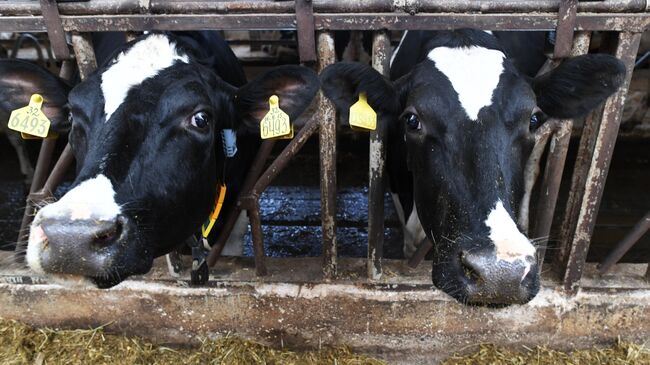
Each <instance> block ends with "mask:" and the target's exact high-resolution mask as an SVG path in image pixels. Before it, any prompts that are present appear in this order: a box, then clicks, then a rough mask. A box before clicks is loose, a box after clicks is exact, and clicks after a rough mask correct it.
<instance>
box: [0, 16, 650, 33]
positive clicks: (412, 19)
mask: <svg viewBox="0 0 650 365" xmlns="http://www.w3.org/2000/svg"><path fill="white" fill-rule="evenodd" d="M61 19H62V22H63V28H64V30H66V31H78V32H97V31H99V32H101V31H144V30H206V29H220V30H257V29H260V30H261V29H269V30H272V29H278V30H281V29H296V22H295V15H293V14H227V15H221V14H196V15H145V14H134V15H97V16H70V15H65V16H61ZM314 21H315V26H316V30H381V29H387V30H406V29H412V30H418V29H430V30H435V29H457V28H463V27H471V28H479V29H490V30H552V29H555V27H556V26H557V14H554V13H526V14H452V13H445V14H442V13H441V14H418V15H408V14H393V15H387V14H380V13H375V14H371V13H364V14H314ZM648 28H650V15H649V14H596V13H586V14H580V13H579V14H578V15H577V17H576V30H578V31H583V30H584V31H590V30H608V31H631V32H643V31H645V30H647V29H648ZM45 30H46V28H45V23H44V22H43V18H42V17H40V16H20V17H7V16H5V17H0V31H6V32H44V31H45Z"/></svg>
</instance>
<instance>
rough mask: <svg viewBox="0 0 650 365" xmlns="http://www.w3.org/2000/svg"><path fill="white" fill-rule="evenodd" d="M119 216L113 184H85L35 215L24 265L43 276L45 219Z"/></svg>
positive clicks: (95, 180) (103, 178)
mask: <svg viewBox="0 0 650 365" xmlns="http://www.w3.org/2000/svg"><path fill="white" fill-rule="evenodd" d="M120 213H121V209H120V206H119V205H117V203H116V202H115V190H113V184H112V183H111V181H110V180H109V179H108V178H107V177H106V176H104V175H97V176H96V177H94V178H92V179H89V180H86V181H84V182H82V183H81V184H79V185H78V186H77V187H75V188H74V189H72V190H70V191H69V192H67V193H66V194H65V195H64V196H63V197H62V198H61V199H60V200H59V201H57V202H56V203H52V204H49V205H46V206H45V207H43V208H42V209H41V210H39V211H38V213H37V214H36V217H34V221H33V222H32V225H31V227H30V231H29V240H28V242H27V264H29V267H31V268H32V270H34V271H35V272H37V273H43V268H42V267H41V261H40V257H41V252H42V251H43V249H44V248H45V247H46V245H47V237H46V236H45V232H43V229H42V228H41V222H42V221H43V220H44V219H53V218H64V217H65V218H66V219H70V220H76V219H95V220H103V221H111V220H114V219H115V218H116V217H117V216H118V215H119V214H120Z"/></svg>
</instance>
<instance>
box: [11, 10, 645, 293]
mask: <svg viewBox="0 0 650 365" xmlns="http://www.w3.org/2000/svg"><path fill="white" fill-rule="evenodd" d="M305 6H308V7H309V9H308V10H311V12H310V11H307V12H305V14H306V15H307V17H304V18H303V19H301V15H300V11H297V9H300V8H301V7H305ZM649 10H650V3H649V2H648V1H646V0H605V1H587V2H578V1H575V0H541V1H534V0H521V1H517V2H502V1H496V0H477V1H472V2H467V1H462V0H448V1H443V2H417V1H408V0H407V1H394V0H371V1H368V2H363V3H356V2H350V1H346V0H297V1H283V2H276V1H270V0H269V1H247V0H233V1H218V2H214V1H207V0H200V1H195V2H190V3H187V2H185V1H179V0H172V1H167V0H165V1H163V0H151V1H146V2H141V1H137V0H115V1H111V2H106V3H97V2H89V3H63V4H60V5H58V6H57V4H56V2H55V1H53V0H40V6H38V5H35V4H34V3H25V2H20V1H7V2H3V3H2V4H0V13H2V14H3V17H0V31H17V32H21V31H41V32H42V31H47V32H48V34H49V36H50V43H51V44H52V46H53V47H55V48H56V49H55V52H54V53H55V55H57V58H59V59H67V57H68V56H67V55H66V52H68V53H69V51H68V49H67V44H65V38H64V37H63V36H64V32H66V31H67V32H70V31H75V32H81V33H82V34H81V35H77V34H75V35H73V37H72V39H73V43H76V44H77V46H76V47H75V55H76V57H77V60H78V62H79V63H80V69H81V73H82V76H83V75H84V74H86V75H87V72H89V71H90V70H91V69H92V68H93V67H94V64H93V62H94V57H92V61H88V60H84V55H86V54H88V53H87V52H88V46H89V43H88V41H89V39H88V38H87V37H85V36H83V32H90V31H120V30H122V31H145V30H147V31H151V30H187V29H196V30H200V29H223V30H231V29H233V30H234V29H242V30H244V29H245V30H254V29H296V28H302V29H305V26H306V25H309V24H311V22H313V29H314V30H315V31H316V32H317V39H318V42H317V44H316V47H317V55H318V60H319V68H321V69H322V68H323V67H324V66H326V65H328V64H331V63H333V62H334V61H335V59H334V46H333V41H332V35H331V33H330V31H332V30H375V31H379V33H377V35H376V36H375V40H374V42H373V50H374V52H373V66H375V68H377V69H379V70H380V72H382V73H385V72H386V65H385V64H386V59H387V57H385V55H382V50H385V49H387V47H388V46H387V45H386V41H385V39H384V38H383V37H384V36H383V35H382V34H385V33H384V32H386V31H390V30H405V29H428V30H435V29H452V28H461V27H474V28H484V29H491V30H522V29H525V30H557V33H558V34H557V43H556V47H555V53H554V55H555V58H563V57H566V56H567V55H569V54H571V55H575V54H580V53H585V52H586V48H585V43H584V42H585V40H586V44H587V45H588V39H589V32H590V31H594V30H606V31H615V32H620V34H619V38H618V45H617V48H616V56H617V57H618V58H620V59H621V60H623V62H624V63H625V65H626V67H627V68H628V71H630V70H631V65H633V62H634V55H635V52H636V50H637V48H638V45H639V40H640V37H641V32H643V31H646V30H648V29H649V28H650V14H648V11H649ZM59 12H60V14H59ZM296 13H299V14H298V15H297V14H296ZM305 19H306V20H307V21H305ZM303 25H305V26H303ZM574 32H578V33H577V34H576V36H575V37H574V36H573V35H574V34H573V33H574ZM307 33H308V32H307ZM302 34H303V35H304V34H306V33H305V32H302ZM572 39H573V40H574V43H573V50H571V47H570V45H571V40H572ZM580 39H582V42H583V44H582V45H580V44H577V43H576V42H579V40H580ZM62 40H63V41H62ZM63 45H65V47H63ZM576 47H578V48H580V47H582V48H580V51H579V52H578V53H576V50H577V48H576ZM84 48H85V49H84ZM90 50H92V47H90ZM305 52H306V51H305ZM308 58H309V57H307V58H305V59H308ZM556 61H557V60H556ZM556 64H557V62H556ZM84 65H85V66H84ZM70 66H71V64H70V62H69V61H64V67H63V70H62V72H63V73H66V72H69V69H70ZM82 67H86V69H85V70H84V69H82ZM630 77H631V72H628V75H627V78H626V80H625V84H624V86H623V87H622V88H621V90H620V91H619V92H617V93H616V94H615V95H614V96H612V97H611V98H609V99H608V100H607V102H606V103H605V106H604V107H603V111H602V113H593V114H592V116H591V118H589V119H588V121H587V123H586V124H585V129H584V134H583V138H582V141H581V145H580V151H579V158H578V161H577V163H576V169H575V173H574V176H573V180H572V181H573V185H572V186H573V187H574V188H575V191H573V192H572V195H571V197H570V200H569V206H568V207H567V209H566V213H565V218H564V227H563V232H562V240H561V246H560V250H559V255H558V258H557V259H556V265H555V266H556V267H557V268H558V269H559V271H560V274H561V276H562V278H563V282H564V287H565V289H567V290H570V291H573V290H575V289H576V288H577V283H578V281H579V279H580V276H581V272H582V268H583V267H584V263H585V258H586V252H587V249H588V247H589V241H590V239H591V234H592V233H593V225H594V223H595V217H596V215H597V211H598V205H599V203H600V197H601V195H602V190H603V186H604V182H605V178H606V175H607V174H606V172H607V170H608V168H609V161H610V159H611V153H612V149H613V145H614V142H615V139H616V135H617V132H618V125H619V123H620V116H621V110H622V104H623V101H624V97H625V94H626V92H627V87H628V85H629V79H630ZM601 119H602V122H601ZM318 120H319V122H320V123H317V122H315V121H313V120H312V121H310V122H309V123H308V124H307V125H306V127H305V128H303V131H301V133H299V134H298V136H297V138H296V139H295V140H294V141H292V142H291V143H290V144H289V146H288V147H287V149H285V151H283V154H282V155H281V156H282V158H280V159H279V160H276V161H274V163H273V165H272V167H273V166H274V168H279V169H282V168H283V167H284V166H285V165H286V163H288V159H289V158H291V156H293V154H295V153H297V151H298V150H299V149H300V147H302V144H304V142H305V141H306V139H307V138H308V137H309V136H310V135H311V134H313V133H315V130H316V129H318V130H319V137H320V138H319V141H320V154H321V203H322V223H323V250H324V255H323V256H324V274H325V277H326V278H333V277H335V276H336V266H337V265H336V261H337V260H336V221H335V211H336V200H335V197H336V133H335V132H336V122H335V112H334V108H333V105H332V104H331V103H330V102H329V101H328V100H326V99H325V98H323V97H322V96H321V98H320V99H319V113H318ZM569 124H570V123H569ZM570 129H571V128H570V125H569V127H566V126H565V127H563V128H561V129H560V130H559V131H558V133H556V134H555V135H554V136H553V137H552V138H551V147H552V148H553V150H554V151H555V152H556V153H553V154H550V156H549V158H548V159H547V165H546V170H545V175H544V177H543V180H542V183H541V184H542V188H541V190H542V196H544V197H545V199H540V201H541V202H542V204H539V205H538V207H537V211H536V216H537V218H538V219H537V221H536V224H534V225H533V226H532V232H533V236H542V237H545V236H548V232H549V231H550V226H551V223H552V221H553V212H554V210H555V209H554V208H555V204H556V200H557V189H559V181H560V179H561V173H562V170H563V167H564V163H565V162H564V161H565V158H566V149H567V146H568V141H569V137H570ZM303 132H304V133H303ZM381 133H383V131H378V132H377V133H375V134H373V135H372V136H371V140H372V141H374V142H376V143H371V156H381V155H382V153H384V146H383V143H381V141H382V138H383V136H382V135H381ZM294 142H295V143H294ZM373 144H374V146H373ZM271 147H272V143H265V144H263V146H262V149H261V152H260V153H261V154H260V155H259V156H258V159H257V161H256V164H257V165H256V166H257V167H256V168H255V169H253V170H251V174H250V176H249V179H248V182H249V186H250V187H251V188H250V190H246V189H244V191H246V192H247V193H246V194H244V195H242V196H241V204H240V207H239V208H238V209H247V210H249V214H251V212H253V213H252V214H251V223H252V224H253V226H254V228H253V236H254V243H255V244H254V248H255V257H256V259H257V260H256V261H258V263H257V273H258V274H264V273H265V272H266V268H265V265H264V252H263V245H262V240H261V226H260V222H259V211H258V208H259V194H260V193H261V192H262V191H263V190H264V189H265V188H266V186H268V184H269V183H270V181H271V180H272V179H273V178H274V177H275V176H276V175H277V173H278V172H279V170H272V169H271V168H269V169H267V170H266V171H265V172H264V173H263V174H262V175H261V177H260V178H259V179H258V177H259V176H260V172H261V171H262V168H263V163H264V161H266V158H265V157H264V156H268V152H270V148H271ZM53 148H54V141H53V140H44V142H43V145H42V147H41V154H40V155H39V162H38V163H37V166H36V172H35V176H34V184H33V185H32V187H31V189H30V197H29V198H28V204H27V209H26V215H25V219H24V220H23V224H22V227H21V233H24V231H25V228H26V227H27V225H28V224H29V220H30V218H29V216H30V214H31V213H33V211H34V207H35V206H36V205H37V204H38V202H39V201H42V200H43V199H45V198H46V197H47V196H49V195H50V194H51V190H52V189H53V188H54V187H55V186H56V185H57V183H58V181H60V178H61V175H62V171H64V167H66V166H67V165H70V164H71V162H72V157H71V154H70V150H69V147H68V148H66V150H65V151H64V155H63V156H62V157H61V159H60V160H59V161H58V163H57V166H56V167H55V169H54V171H53V173H52V175H51V176H50V177H49V178H47V179H46V176H47V170H48V167H49V165H50V164H51V161H52V151H53ZM285 152H286V153H285ZM265 154H266V155H265ZM592 157H593V158H592ZM382 162H383V160H382V158H381V157H379V158H375V157H371V167H372V166H375V167H379V169H378V170H375V172H374V173H373V171H372V169H371V171H370V180H371V182H370V184H371V188H370V191H369V194H370V197H369V224H370V227H369V241H370V242H369V246H368V248H369V258H368V273H369V276H370V277H371V278H375V279H376V278H379V276H380V275H381V262H380V259H381V245H380V243H381V241H383V237H382V235H383V229H382V226H383V220H382V219H380V218H379V217H380V216H382V214H380V213H381V209H383V184H384V182H383V168H382V166H381V164H382ZM276 163H277V164H276ZM373 164H375V165H373ZM376 164H380V165H376ZM380 192H381V194H380ZM582 192H584V198H583V194H582ZM380 200H381V204H380ZM255 212H257V214H255ZM234 219H236V216H232V217H228V222H227V224H226V226H228V224H229V223H230V222H231V221H232V223H234ZM226 228H227V227H226ZM230 228H232V227H230ZM225 231H229V230H227V229H226V230H225ZM21 238H24V235H22V234H21ZM226 238H227V236H226ZM221 241H223V242H225V239H222V237H220V238H219V241H218V244H217V245H215V249H214V250H213V251H212V252H211V254H210V257H209V263H212V264H214V262H215V261H216V259H217V258H218V256H219V253H220V248H219V247H221V248H222V245H223V242H221ZM428 245H431V243H430V242H425V243H424V244H423V245H421V248H422V250H421V251H423V252H424V253H426V248H427V246H428ZM649 271H650V270H649Z"/></svg>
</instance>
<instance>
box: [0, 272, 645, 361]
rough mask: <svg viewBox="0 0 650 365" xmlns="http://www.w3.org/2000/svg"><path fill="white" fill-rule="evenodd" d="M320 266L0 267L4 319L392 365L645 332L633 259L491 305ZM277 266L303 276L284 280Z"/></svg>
mask: <svg viewBox="0 0 650 365" xmlns="http://www.w3.org/2000/svg"><path fill="white" fill-rule="evenodd" d="M237 262H239V263H237ZM317 262H319V260H318V261H315V260H313V259H291V260H271V262H270V263H269V264H270V265H269V266H270V268H275V269H277V271H274V270H272V274H271V275H270V276H269V277H268V278H265V279H264V280H257V279H250V280H241V278H242V277H244V276H247V275H248V274H247V272H249V271H253V270H250V268H247V266H249V265H250V262H248V263H246V262H244V264H241V261H237V260H235V261H230V262H229V263H227V264H224V266H228V265H232V266H237V265H239V267H240V270H233V271H232V275H231V276H229V277H224V278H222V280H221V281H219V282H212V283H211V286H210V287H205V288H188V287H186V285H185V283H184V282H183V281H180V282H176V281H173V280H169V279H168V280H164V279H163V278H162V277H161V276H162V272H163V271H164V270H163V268H161V267H158V268H157V269H156V270H154V272H153V273H152V274H151V275H148V276H147V277H144V278H139V279H137V280H129V281H126V282H124V283H122V284H120V285H118V286H117V287H115V288H113V289H110V290H95V289H68V288H62V287H60V286H57V285H52V284H11V283H7V282H16V281H21V280H22V279H21V280H19V279H16V278H17V277H23V278H24V277H25V276H24V275H23V276H20V275H18V274H16V273H15V272H14V273H13V274H9V273H7V272H0V281H3V282H5V283H3V284H0V317H3V318H10V319H18V320H21V321H25V322H27V323H31V324H34V325H37V326H52V327H64V328H65V327H70V328H80V327H81V328H86V327H88V326H99V325H105V324H107V323H110V324H109V325H108V326H107V329H108V330H109V331H112V332H120V333H128V334H135V335H139V336H143V337H146V338H150V339H152V340H154V341H156V342H162V343H175V344H187V343H188V342H194V341H196V340H197V338H199V337H206V336H221V335H226V334H229V333H234V334H237V335H239V336H242V337H246V338H251V339H254V340H257V341H261V342H264V343H267V344H271V345H274V346H278V347H280V346H285V347H286V346H289V347H291V348H317V347H319V346H323V345H337V344H346V345H349V346H351V347H352V348H354V349H355V350H357V351H361V352H366V353H370V354H373V355H378V356H381V357H384V358H386V359H388V360H389V361H391V362H396V363H418V362H420V363H425V362H426V363H430V362H431V361H433V360H437V359H440V358H443V357H446V356H448V355H449V354H451V353H454V352H457V351H469V350H472V349H473V348H474V345H476V344H479V343H483V342H491V343H496V344H500V345H512V346H516V345H540V344H549V345H551V346H553V347H557V348H569V347H571V348H574V347H577V348H579V347H586V346H592V345H594V344H598V343H603V342H608V341H612V340H614V339H616V338H617V337H620V338H622V339H625V340H632V341H643V340H647V338H650V287H648V285H647V283H645V282H644V281H638V282H635V281H634V280H632V279H630V280H623V281H621V279H620V278H621V277H623V278H625V277H630V278H631V277H634V276H635V275H636V274H635V272H636V271H639V272H642V271H643V269H645V267H640V266H641V265H633V266H627V267H625V268H624V269H621V270H618V273H617V276H616V277H612V278H610V279H607V278H598V279H597V280H596V281H595V282H597V283H599V287H588V288H584V289H581V290H580V291H579V292H578V294H577V295H575V296H566V295H565V294H563V293H562V292H560V291H558V290H556V289H555V287H556V286H555V285H554V284H553V283H552V282H549V281H547V280H546V281H544V287H543V289H542V291H541V292H540V294H539V295H538V296H537V297H536V298H535V299H534V300H533V301H532V302H531V303H529V304H527V305H517V306H511V307H507V308H501V309H491V308H480V307H467V306H463V305H461V304H458V303H456V302H455V301H453V300H452V299H450V298H449V297H448V296H446V295H445V294H444V293H442V292H440V291H438V290H432V288H431V285H430V284H426V282H427V281H426V277H428V274H427V270H426V269H424V268H421V269H418V270H417V271H416V272H410V274H408V273H405V274H404V275H400V273H399V271H400V270H402V269H403V268H404V266H403V264H401V263H399V262H392V263H388V265H387V267H386V269H387V271H388V272H393V273H394V276H392V277H390V276H388V277H387V278H386V277H385V278H384V279H383V280H382V281H383V282H381V283H369V282H367V281H365V280H363V279H359V278H360V277H361V276H357V278H356V279H355V278H354V275H355V273H356V270H357V269H361V270H364V269H365V266H364V261H363V260H354V259H349V260H343V263H342V271H343V272H344V273H347V276H345V277H344V276H342V278H341V279H340V280H337V281H334V282H331V283H317V282H311V280H310V275H314V276H315V277H317V276H318V275H317V274H314V272H318V271H319V270H314V269H311V268H313V267H314V266H315V267H317V268H318V266H317V265H314V264H315V263H317ZM284 265H290V266H291V267H292V268H293V270H296V271H301V275H299V276H298V277H293V280H282V275H280V274H279V272H280V271H282V270H280V269H282V268H283V266H284ZM424 266H426V264H425V265H424ZM637 266H639V267H637ZM301 269H304V270H301ZM215 273H216V274H218V271H217V272H213V274H215ZM285 274H286V273H285ZM423 274H425V276H423ZM233 275H234V276H235V277H238V276H239V277H240V279H238V280H235V279H233V277H232V276H233ZM251 275H252V273H251ZM626 275H627V276H626ZM640 275H641V274H640ZM405 276H406V277H405ZM409 276H411V277H410V278H409ZM12 278H13V279H12ZM251 278H252V276H251ZM353 279H355V280H353ZM592 280H594V279H592ZM23 281H26V280H23ZM33 281H35V282H38V281H39V280H38V279H37V278H34V279H33ZM353 281H354V282H353Z"/></svg>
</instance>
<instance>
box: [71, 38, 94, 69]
mask: <svg viewBox="0 0 650 365" xmlns="http://www.w3.org/2000/svg"><path fill="white" fill-rule="evenodd" d="M72 49H73V51H74V57H75V59H76V60H77V66H78V67H79V76H80V77H81V79H85V78H86V77H88V75H90V74H91V73H92V72H93V71H95V69H97V59H95V50H94V48H93V40H92V37H91V36H90V34H89V33H82V34H78V33H75V34H72Z"/></svg>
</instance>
